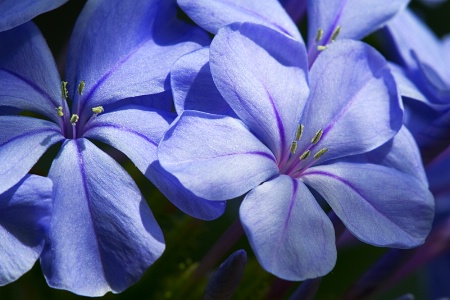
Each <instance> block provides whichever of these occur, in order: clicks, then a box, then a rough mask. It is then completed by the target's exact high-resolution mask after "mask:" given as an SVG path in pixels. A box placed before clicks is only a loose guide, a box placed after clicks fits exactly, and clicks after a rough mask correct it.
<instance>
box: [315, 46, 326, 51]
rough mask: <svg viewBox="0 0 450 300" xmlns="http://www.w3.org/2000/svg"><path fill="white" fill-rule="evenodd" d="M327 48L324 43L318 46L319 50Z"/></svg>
mask: <svg viewBox="0 0 450 300" xmlns="http://www.w3.org/2000/svg"><path fill="white" fill-rule="evenodd" d="M325 49H327V46H322V45H319V46H317V50H319V51H323V50H325Z"/></svg>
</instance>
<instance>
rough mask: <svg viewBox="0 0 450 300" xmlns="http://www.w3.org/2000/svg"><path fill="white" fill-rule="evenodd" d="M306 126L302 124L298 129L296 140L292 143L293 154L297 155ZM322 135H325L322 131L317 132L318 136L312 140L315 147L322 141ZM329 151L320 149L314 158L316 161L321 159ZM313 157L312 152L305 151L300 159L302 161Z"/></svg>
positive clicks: (291, 150)
mask: <svg viewBox="0 0 450 300" xmlns="http://www.w3.org/2000/svg"><path fill="white" fill-rule="evenodd" d="M304 128H305V126H304V125H302V124H299V125H298V127H297V131H296V133H295V140H294V141H292V143H291V147H290V152H291V154H295V152H297V143H298V141H299V140H300V139H301V137H302V135H303V130H304ZM322 134H323V130H322V129H320V130H318V131H317V132H316V134H315V135H314V137H313V138H312V139H311V144H312V145H315V144H317V143H318V142H319V141H320V139H321V138H322ZM327 151H328V149H327V148H322V149H320V150H319V151H318V152H317V153H316V154H314V158H315V159H319V158H320V157H321V156H322V155H324V154H325V153H326V152H327ZM310 155H311V150H310V149H307V150H305V151H304V152H303V153H302V155H300V157H299V159H300V160H305V159H307V158H308V157H309V156H310Z"/></svg>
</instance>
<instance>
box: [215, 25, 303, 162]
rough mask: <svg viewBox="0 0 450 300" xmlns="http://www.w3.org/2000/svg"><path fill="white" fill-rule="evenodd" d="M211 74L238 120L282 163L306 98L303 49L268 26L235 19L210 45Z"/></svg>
mask: <svg viewBox="0 0 450 300" xmlns="http://www.w3.org/2000/svg"><path fill="white" fill-rule="evenodd" d="M210 66H211V73H212V75H213V79H214V82H215V83H216V85H217V88H218V89H219V91H220V93H221V94H222V96H223V97H224V99H225V100H226V101H227V102H228V104H229V105H230V106H231V107H232V108H233V110H234V111H235V112H236V114H237V115H238V116H239V118H241V120H242V121H243V122H244V123H245V124H246V125H247V126H248V127H249V128H250V130H251V131H252V132H254V133H255V135H256V136H257V137H258V138H259V139H260V140H261V141H262V142H264V143H265V144H266V145H267V146H268V147H269V148H270V149H271V150H272V152H273V153H274V154H275V156H276V157H277V159H278V161H283V160H284V159H286V157H282V156H283V155H284V153H285V152H286V151H285V150H286V149H288V148H289V145H290V143H291V141H292V140H293V138H294V137H295V131H296V129H297V125H298V121H299V118H300V115H301V112H302V110H303V108H304V105H305V102H306V100H307V97H308V91H309V89H308V85H307V74H306V70H307V61H306V53H305V48H304V46H303V45H302V44H300V43H298V42H297V41H294V40H292V39H290V38H288V37H286V36H284V35H282V34H280V33H279V32H276V31H274V30H272V29H270V28H267V27H264V26H261V25H256V24H251V23H237V24H233V25H230V26H228V27H225V28H223V29H222V30H220V31H219V33H218V34H217V35H216V37H215V38H214V40H213V42H212V44H211V54H210Z"/></svg>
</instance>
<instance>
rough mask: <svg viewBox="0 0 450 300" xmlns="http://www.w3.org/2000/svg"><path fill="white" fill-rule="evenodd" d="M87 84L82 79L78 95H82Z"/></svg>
mask: <svg viewBox="0 0 450 300" xmlns="http://www.w3.org/2000/svg"><path fill="white" fill-rule="evenodd" d="M85 85H86V82H84V80H81V81H80V84H78V95H81V94H82V93H83V90H84V87H85Z"/></svg>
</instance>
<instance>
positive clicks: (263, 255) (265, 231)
mask: <svg viewBox="0 0 450 300" xmlns="http://www.w3.org/2000/svg"><path fill="white" fill-rule="evenodd" d="M239 214H240V217H241V222H242V225H243V227H244V230H245V232H246V234H247V236H248V239H249V241H250V245H251V246H252V248H253V251H254V252H255V254H256V257H257V258H258V261H259V262H260V264H261V265H262V266H263V268H264V269H266V270H267V271H268V272H270V273H273V274H274V275H275V276H277V277H280V278H283V279H286V280H305V279H308V278H316V277H319V276H323V275H325V274H327V273H328V272H330V271H331V269H332V268H333V267H334V264H335V263H336V246H335V238H334V229H333V225H332V224H331V221H330V219H329V218H328V217H327V215H326V214H325V213H324V212H323V210H322V208H321V207H320V205H319V204H318V203H317V201H316V200H315V199H314V196H313V195H312V194H311V192H310V191H309V190H308V188H307V187H306V186H305V185H304V184H303V183H302V182H301V181H298V180H296V179H293V178H291V177H289V176H286V175H281V176H279V177H276V178H275V179H272V180H270V181H268V182H265V183H263V184H261V185H260V186H258V187H256V188H254V189H253V190H252V191H250V193H248V195H247V196H246V197H245V199H244V201H243V202H242V204H241V208H240V211H239Z"/></svg>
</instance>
